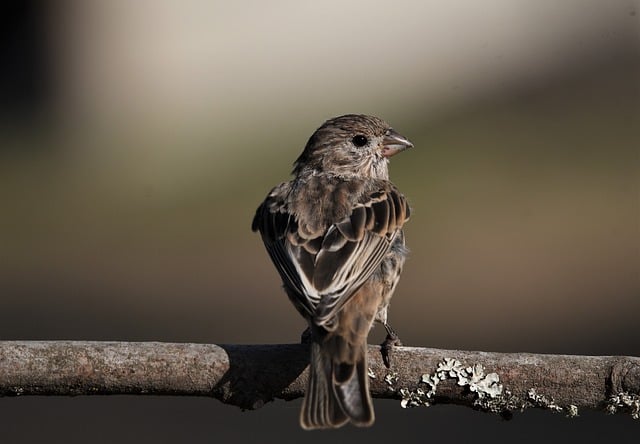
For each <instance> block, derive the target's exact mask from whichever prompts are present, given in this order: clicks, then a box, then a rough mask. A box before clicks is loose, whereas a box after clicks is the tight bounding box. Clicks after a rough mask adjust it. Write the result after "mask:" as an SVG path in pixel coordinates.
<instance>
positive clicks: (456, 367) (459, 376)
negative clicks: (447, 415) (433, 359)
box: [400, 358, 503, 408]
mask: <svg viewBox="0 0 640 444" xmlns="http://www.w3.org/2000/svg"><path fill="white" fill-rule="evenodd" d="M446 379H455V380H456V381H457V384H458V385H459V386H462V387H468V388H469V390H470V391H471V392H473V393H475V394H476V395H477V399H476V401H478V400H483V399H485V398H487V399H494V398H497V397H499V396H500V395H501V394H502V391H503V387H502V384H500V378H499V376H498V374H497V373H489V374H487V375H485V374H484V367H482V365H480V364H476V365H473V366H465V365H463V364H462V363H461V362H460V361H458V360H457V359H453V358H445V359H444V360H443V361H442V362H440V363H439V364H438V367H437V368H436V371H435V374H428V373H425V374H423V375H422V377H421V378H420V382H421V383H423V384H426V385H428V386H429V389H428V390H423V389H421V388H418V389H416V390H414V391H411V390H409V389H406V388H403V389H400V395H401V396H402V401H401V403H400V405H401V406H402V407H403V408H407V407H417V406H428V405H430V402H429V400H430V399H431V398H432V397H433V396H434V395H435V394H436V390H437V387H438V384H439V383H440V382H441V381H444V380H446ZM477 405H478V406H479V407H482V404H481V403H480V404H477Z"/></svg>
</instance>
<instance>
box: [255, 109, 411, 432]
mask: <svg viewBox="0 0 640 444" xmlns="http://www.w3.org/2000/svg"><path fill="white" fill-rule="evenodd" d="M412 146H413V145H412V144H411V142H409V141H408V140H407V139H406V138H404V137H403V136H401V135H400V134H398V133H397V132H396V131H394V130H393V129H392V128H391V127H390V126H389V125H388V124H387V123H386V122H384V121H383V120H381V119H379V118H377V117H371V116H365V115H354V114H349V115H345V116H340V117H336V118H333V119H330V120H328V121H326V122H325V123H324V124H323V125H322V126H321V127H320V128H318V129H317V130H316V131H315V133H313V135H312V136H311V138H310V139H309V141H308V142H307V145H306V147H305V149H304V151H303V152H302V154H301V155H300V157H298V159H297V160H296V162H295V163H294V168H293V175H294V176H295V177H294V179H293V180H291V181H290V182H285V183H281V184H280V185H278V186H277V187H275V188H274V189H273V190H271V192H270V193H269V194H268V196H267V198H266V199H265V201H264V202H263V203H262V204H261V205H260V206H259V207H258V210H257V211H256V215H255V218H254V219H253V224H252V229H253V231H257V230H259V231H260V234H261V235H262V240H263V242H264V244H265V246H266V249H267V251H268V252H269V255H270V256H271V260H272V261H273V263H274V264H275V266H276V268H277V269H278V272H279V273H280V276H281V277H282V281H283V283H284V288H285V290H286V292H287V295H288V296H289V299H291V302H293V304H294V306H295V307H296V309H297V310H298V311H299V312H300V313H301V314H302V316H304V317H305V319H306V320H307V321H308V323H309V330H308V331H309V332H310V342H311V360H310V361H311V362H310V368H309V383H308V386H307V391H306V395H305V398H304V402H303V405H302V411H301V413H300V424H301V426H302V427H303V428H305V429H322V428H335V427H340V426H342V425H344V424H346V423H347V422H349V421H351V422H352V423H353V424H355V425H357V426H369V425H371V424H373V421H374V413H373V405H372V402H371V395H370V394H369V381H368V376H367V369H368V367H367V336H368V334H369V330H370V329H371V326H372V324H373V321H374V320H376V321H379V322H380V323H382V324H383V325H384V327H385V328H386V330H387V333H388V335H387V340H386V341H385V343H384V344H383V352H384V351H385V350H387V351H388V350H389V348H390V347H391V345H393V344H399V340H398V337H397V336H396V334H395V332H394V331H393V330H392V329H391V327H389V324H388V323H387V308H388V306H389V301H390V299H391V296H392V294H393V291H394V289H395V287H396V284H397V282H398V279H399V277H400V272H401V271H402V266H403V264H404V260H405V256H406V254H407V250H406V248H405V244H404V234H403V232H402V226H403V225H404V223H405V222H406V221H407V220H408V219H409V205H408V204H407V201H406V199H405V197H404V196H403V195H402V194H401V193H400V192H399V191H398V189H397V188H396V187H395V186H394V185H393V184H392V183H391V182H390V181H389V172H388V163H389V160H388V159H389V158H390V157H391V156H393V155H395V154H397V153H399V152H400V151H403V150H405V149H407V148H410V147H412ZM385 363H386V364H387V365H389V364H388V357H387V359H385Z"/></svg>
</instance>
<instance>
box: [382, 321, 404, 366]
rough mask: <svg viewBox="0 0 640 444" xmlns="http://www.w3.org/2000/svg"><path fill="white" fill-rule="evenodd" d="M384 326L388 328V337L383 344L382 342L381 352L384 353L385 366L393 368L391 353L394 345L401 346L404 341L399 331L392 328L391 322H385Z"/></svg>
mask: <svg viewBox="0 0 640 444" xmlns="http://www.w3.org/2000/svg"><path fill="white" fill-rule="evenodd" d="M384 328H385V329H386V330H387V337H386V339H385V340H384V342H383V343H382V344H380V353H381V354H382V362H384V365H385V367H387V368H391V354H392V352H393V347H400V346H401V345H402V341H400V338H399V337H398V335H397V333H396V332H395V331H394V330H393V329H392V328H391V326H390V325H389V324H385V325H384Z"/></svg>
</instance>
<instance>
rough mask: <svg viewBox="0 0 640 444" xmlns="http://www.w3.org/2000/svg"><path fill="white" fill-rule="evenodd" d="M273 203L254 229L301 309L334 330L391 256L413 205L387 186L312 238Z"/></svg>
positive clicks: (266, 205)
mask: <svg viewBox="0 0 640 444" xmlns="http://www.w3.org/2000/svg"><path fill="white" fill-rule="evenodd" d="M271 194H273V192H272V193H271ZM271 194H270V196H271ZM274 197H275V196H271V199H270V197H267V200H265V202H264V203H263V204H262V205H261V206H260V207H259V208H258V211H257V212H256V217H255V218H254V222H253V229H254V230H260V232H261V234H262V238H263V241H264V243H265V245H266V247H267V251H268V252H269V255H270V256H271V259H272V260H273V262H274V263H275V265H276V268H277V269H278V271H279V273H280V275H281V277H282V279H283V281H284V283H285V285H288V286H289V288H290V289H291V290H293V291H294V292H295V293H296V295H297V296H298V299H299V300H298V301H297V302H298V303H299V304H300V306H302V307H303V309H304V310H305V311H306V312H308V314H309V316H310V317H311V318H312V319H314V322H316V324H318V325H322V326H324V327H325V328H327V329H331V323H332V320H333V318H334V316H335V314H336V313H337V312H338V311H339V310H340V308H341V307H342V306H343V305H344V304H345V303H346V302H347V301H348V300H349V298H350V297H351V295H352V294H353V293H354V292H355V291H356V290H357V289H358V288H359V287H360V286H361V285H362V284H364V282H365V281H366V280H367V279H368V278H369V276H371V274H372V273H373V272H374V271H375V270H376V268H377V267H378V266H379V265H380V262H381V261H382V259H383V258H384V256H385V255H386V253H387V252H388V251H389V248H390V245H391V242H392V241H393V239H394V238H395V236H396V235H397V233H398V231H399V230H400V229H401V228H402V225H403V224H404V223H405V221H406V220H408V218H409V212H410V210H409V205H408V204H407V201H406V199H405V197H404V196H403V195H402V194H401V193H400V192H399V191H398V190H397V189H396V188H395V187H394V186H393V185H391V184H387V186H384V187H382V188H381V189H379V190H378V191H376V192H374V193H370V194H366V195H364V196H363V197H362V199H360V202H358V203H356V204H355V205H354V206H353V209H352V212H351V214H350V215H349V216H347V217H345V218H343V219H342V220H340V221H338V222H336V223H334V224H331V225H329V226H328V228H326V229H324V228H323V231H322V232H318V233H309V232H307V231H306V230H305V229H304V227H300V226H299V224H298V222H297V221H296V219H295V216H294V215H293V214H292V213H290V212H289V211H288V210H287V206H286V205H285V204H284V202H280V203H277V202H275V200H277V199H275V198H274Z"/></svg>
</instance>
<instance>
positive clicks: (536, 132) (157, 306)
mask: <svg viewBox="0 0 640 444" xmlns="http://www.w3.org/2000/svg"><path fill="white" fill-rule="evenodd" d="M0 10H1V11H2V26H1V27H0V35H1V36H2V37H1V39H0V61H1V63H2V69H1V70H0V339H2V340H12V339H24V340H38V339H77V340H122V341H147V340H154V341H155V340H158V341H171V342H207V343H280V342H296V341H298V338H299V334H300V332H301V331H302V330H303V328H304V323H303V321H302V319H301V318H300V317H299V316H298V314H297V312H296V311H295V310H294V309H293V307H292V306H291V305H290V303H289V301H288V300H287V298H286V296H285V295H284V293H283V291H282V290H281V288H280V282H279V278H278V276H277V273H276V271H275V268H274V267H273V266H272V264H271V262H270V260H269V258H268V256H267V254H266V252H265V251H264V249H263V246H262V242H261V241H260V239H259V236H258V235H256V234H254V233H251V231H250V228H249V227H250V224H251V219H252V217H253V214H254V211H255V208H256V207H257V205H258V204H259V203H260V202H261V200H262V199H263V198H264V196H265V195H266V193H267V192H268V191H269V190H270V189H271V187H272V186H274V185H276V184H277V183H279V182H282V181H285V180H288V179H289V172H290V170H291V164H292V162H293V160H294V159H295V158H296V157H297V156H298V154H299V153H300V151H301V150H302V148H303V147H304V144H305V143H306V141H307V138H308V137H309V136H310V135H311V133H312V132H313V131H314V130H315V129H316V128H317V127H318V126H319V125H320V124H321V123H322V122H323V121H324V120H326V119H327V118H330V117H332V116H336V115H340V114H345V113H365V114H372V115H377V116H380V117H382V118H384V119H385V120H387V121H388V122H390V123H391V125H392V126H393V127H394V128H395V129H396V130H398V131H399V132H400V133H401V134H403V135H405V136H407V137H408V138H409V139H411V140H412V141H413V142H414V145H415V149H413V150H410V151H408V152H406V153H403V154H402V155H401V156H397V157H394V158H393V161H392V163H391V177H392V180H393V181H394V183H396V185H398V187H399V188H400V189H401V190H402V191H403V192H404V193H405V194H406V195H407V196H408V198H409V200H410V202H411V204H412V207H413V209H414V211H413V215H412V219H411V221H410V223H409V224H408V225H407V228H406V235H407V242H408V244H409V247H410V248H411V255H410V259H409V261H408V262H407V264H406V267H405V271H404V273H403V277H402V279H401V282H400V285H399V287H398V290H397V292H396V296H395V298H394V301H393V304H392V307H391V311H390V321H391V324H392V325H393V326H394V328H395V329H396V330H397V331H398V332H399V334H400V337H401V338H402V340H403V342H404V343H405V344H407V345H413V346H430V347H438V348H447V349H456V348H458V349H480V350H486V351H527V352H537V353H566V354H602V355H612V354H624V355H635V356H640V334H639V333H638V323H639V319H640V316H639V315H640V274H639V271H640V199H639V198H640V182H639V177H640V176H639V173H640V152H639V150H638V143H639V142H638V141H639V138H640V20H639V17H638V13H639V12H640V5H639V2H638V1H637V0H636V1H631V0H611V1H606V2H605V1H600V0H566V1H563V2H556V1H551V0H543V1H532V0H492V1H484V2H443V1H437V0H429V1H418V0H415V1H397V2H394V3H393V5H391V4H389V5H380V4H374V3H372V2H367V1H364V0H358V1H352V2H349V3H342V2H337V1H324V2H321V3H319V2H309V1H285V0H279V1H272V2H249V1H239V2H215V1H213V2H202V1H198V0H189V1H162V2H156V1H150V0H144V1H138V2H126V1H123V0H112V1H108V2H107V1H91V2H86V1H81V0H63V1H58V2H47V1H35V0H25V1H21V2H18V1H9V2H6V3H4V5H3V6H2V7H0ZM383 336H384V335H383V333H382V332H381V331H378V330H377V329H376V330H375V331H374V332H373V333H372V335H371V337H370V340H371V342H380V341H381V340H382V339H383ZM298 408H299V402H293V403H284V402H277V403H275V404H271V405H267V406H266V407H264V408H263V409H261V410H259V411H257V412H251V413H245V414H241V413H240V412H239V411H237V410H235V408H232V407H227V406H223V405H222V404H220V403H218V402H217V401H213V400H208V399H204V400H203V399H179V398H162V399H161V398H144V399H141V398H139V397H138V398H135V397H116V398H108V399H105V398H76V399H59V398H21V399H7V398H5V399H0V412H2V413H1V417H2V418H3V420H2V422H3V430H4V432H3V434H5V437H6V438H7V442H19V441H20V442H29V441H32V440H42V439H43V437H47V439H48V440H50V441H51V440H52V441H54V442H58V441H60V442H62V441H64V442H86V439H87V434H90V435H91V439H92V441H95V442H111V441H114V440H116V439H117V440H118V441H120V442H146V441H147V440H148V441H154V442H178V441H179V442H208V441H213V440H214V439H216V440H217V441H220V439H222V441H223V442H227V441H234V440H237V439H242V440H258V439H260V440H263V441H267V442H270V441H274V442H275V441H277V442H283V441H284V442H288V440H291V441H299V440H300V439H301V438H303V439H305V440H306V441H309V442H311V441H315V440H317V441H320V440H321V439H326V438H324V437H325V436H326V434H317V433H314V434H309V433H302V432H301V431H300V430H298V427H297V415H298ZM376 408H377V412H378V418H379V420H378V423H377V424H376V425H375V426H374V428H373V429H371V430H367V431H361V430H356V429H353V428H347V429H343V430H341V431H339V432H336V433H335V434H334V435H332V436H334V437H335V438H336V439H342V438H344V439H352V438H351V437H353V438H354V439H357V438H358V437H362V438H366V439H367V440H370V441H374V442H376V440H378V441H381V440H383V439H384V440H386V439H393V436H394V433H398V430H399V428H400V427H402V428H405V429H406V428H409V429H410V430H415V431H416V433H418V432H417V430H418V425H420V426H422V427H421V429H420V431H421V432H423V433H428V436H430V437H435V438H437V437H447V436H450V434H451V433H452V431H451V427H452V426H453V425H454V424H455V425H457V426H459V425H462V424H466V425H465V426H464V427H463V430H459V429H460V428H459V427H458V428H457V429H456V433H457V434H458V435H457V436H460V437H462V438H464V437H468V438H474V439H479V438H478V437H479V436H481V435H482V434H483V433H487V434H491V435H492V439H493V440H495V439H501V438H504V440H505V441H506V440H510V441H512V440H513V438H514V437H516V436H517V437H518V439H519V440H522V439H523V437H524V439H525V440H526V439H530V440H531V442H534V441H539V440H540V439H542V438H543V437H544V439H545V440H549V439H551V440H552V441H554V440H555V439H556V438H557V439H558V441H560V439H567V437H572V438H576V439H581V440H582V441H583V442H599V441H600V440H602V439H604V436H605V434H606V436H607V439H611V437H614V438H615V437H616V435H617V434H618V437H619V438H625V437H630V436H634V435H632V433H633V432H635V433H636V434H637V431H638V424H634V423H633V422H632V421H631V420H630V419H629V418H627V417H606V416H604V415H590V414H585V415H583V416H582V417H581V418H579V419H577V420H574V421H568V420H565V419H564V418H561V417H559V416H551V415H550V414H546V413H544V412H533V413H532V412H527V413H526V414H524V415H521V416H517V417H516V419H515V420H514V421H511V422H509V423H504V422H501V421H499V420H497V419H496V418H493V417H491V416H487V415H482V414H479V413H476V412H472V411H467V409H462V408H455V407H446V406H444V407H434V408H432V409H429V410H419V411H417V410H416V411H411V412H407V411H401V410H400V408H399V403H396V402H393V401H376ZM33 423H39V424H43V427H32V426H30V424H33ZM467 426H468V427H467ZM541 427H543V428H544V430H545V431H546V432H545V433H548V435H546V434H545V435H544V436H543V435H542V434H541V432H540V430H541ZM97 431H101V432H100V433H103V432H105V433H106V434H104V436H103V435H102V434H98V435H96V432H97ZM285 432H286V433H285ZM283 433H285V435H286V436H283ZM415 438H416V441H417V440H418V439H420V441H422V440H423V437H420V436H417V435H416V437H415ZM96 439H97V440H98V441H96ZM332 439H333V438H332ZM407 439H408V438H407ZM100 440H102V441H100ZM525 442H528V441H525Z"/></svg>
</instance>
